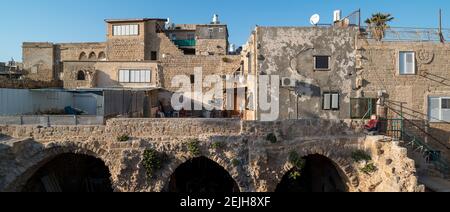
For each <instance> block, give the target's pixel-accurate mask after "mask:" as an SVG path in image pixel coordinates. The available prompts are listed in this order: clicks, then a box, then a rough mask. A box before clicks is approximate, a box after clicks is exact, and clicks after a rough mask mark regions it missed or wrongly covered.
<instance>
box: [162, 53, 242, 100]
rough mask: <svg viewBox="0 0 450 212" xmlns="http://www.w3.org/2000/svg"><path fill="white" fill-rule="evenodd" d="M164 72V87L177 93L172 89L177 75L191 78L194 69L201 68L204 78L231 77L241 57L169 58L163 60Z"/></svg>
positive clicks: (192, 56) (186, 56)
mask: <svg viewBox="0 0 450 212" xmlns="http://www.w3.org/2000/svg"><path fill="white" fill-rule="evenodd" d="M161 66H162V68H163V72H164V82H163V84H162V85H163V87H165V88H167V89H168V90H169V91H175V90H176V89H175V88H173V87H172V79H173V77H174V76H176V75H186V76H190V75H192V74H194V68H197V67H201V68H202V70H203V76H206V75H231V74H233V73H234V72H235V71H236V70H237V69H238V68H239V66H240V57H239V56H234V55H227V56H194V55H184V56H180V57H168V58H165V59H162V60H161Z"/></svg>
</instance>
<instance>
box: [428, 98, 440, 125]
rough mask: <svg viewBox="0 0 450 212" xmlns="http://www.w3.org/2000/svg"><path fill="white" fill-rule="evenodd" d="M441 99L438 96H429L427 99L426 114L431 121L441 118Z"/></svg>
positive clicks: (437, 120)
mask: <svg viewBox="0 0 450 212" xmlns="http://www.w3.org/2000/svg"><path fill="white" fill-rule="evenodd" d="M440 104H441V101H440V98H439V97H430V98H429V101H428V110H429V112H428V116H429V120H430V121H431V122H439V120H440V119H441V107H440Z"/></svg>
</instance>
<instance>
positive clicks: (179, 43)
mask: <svg viewBox="0 0 450 212" xmlns="http://www.w3.org/2000/svg"><path fill="white" fill-rule="evenodd" d="M173 43H175V45H177V46H195V45H196V42H195V40H173Z"/></svg>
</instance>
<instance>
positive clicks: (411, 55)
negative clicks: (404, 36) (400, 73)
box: [405, 52, 415, 74]
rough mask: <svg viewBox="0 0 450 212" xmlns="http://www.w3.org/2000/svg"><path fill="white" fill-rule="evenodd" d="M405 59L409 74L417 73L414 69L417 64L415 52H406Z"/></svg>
mask: <svg viewBox="0 0 450 212" xmlns="http://www.w3.org/2000/svg"><path fill="white" fill-rule="evenodd" d="M405 57H406V58H405V61H406V64H405V66H406V73H407V74H414V73H415V71H414V69H415V67H414V66H415V64H414V53H412V52H408V53H406V54H405Z"/></svg>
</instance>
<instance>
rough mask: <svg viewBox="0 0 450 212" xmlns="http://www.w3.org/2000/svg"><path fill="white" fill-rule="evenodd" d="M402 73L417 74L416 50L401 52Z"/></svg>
mask: <svg viewBox="0 0 450 212" xmlns="http://www.w3.org/2000/svg"><path fill="white" fill-rule="evenodd" d="M398 65H399V68H398V70H399V73H400V75H408V74H416V59H415V53H414V52H400V53H399V59H398Z"/></svg>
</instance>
